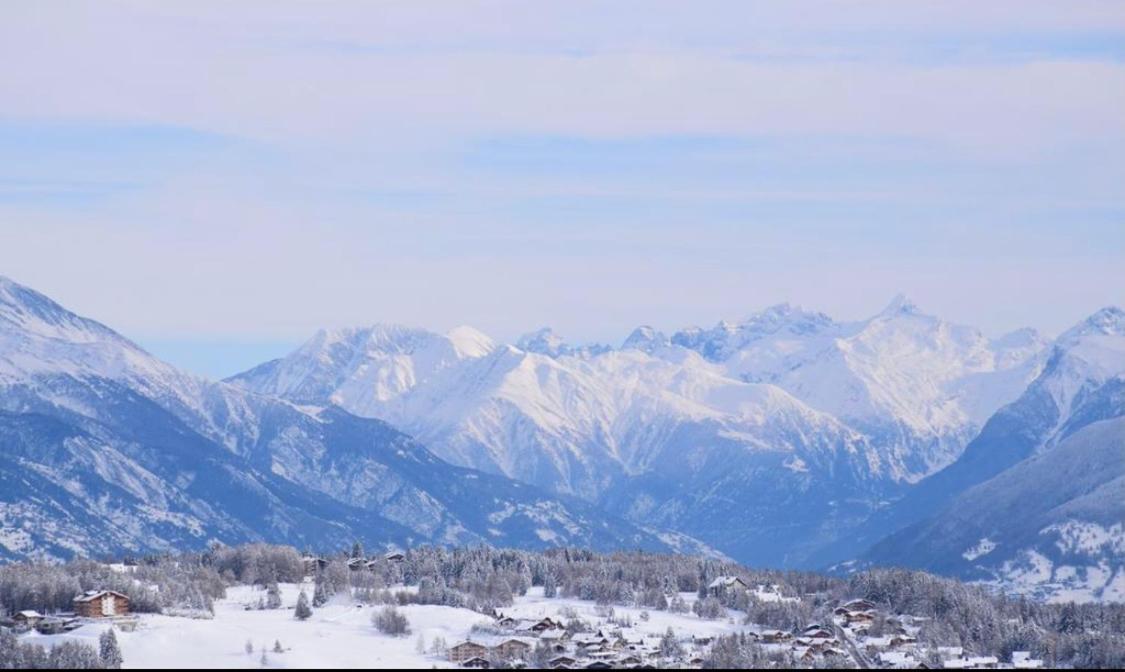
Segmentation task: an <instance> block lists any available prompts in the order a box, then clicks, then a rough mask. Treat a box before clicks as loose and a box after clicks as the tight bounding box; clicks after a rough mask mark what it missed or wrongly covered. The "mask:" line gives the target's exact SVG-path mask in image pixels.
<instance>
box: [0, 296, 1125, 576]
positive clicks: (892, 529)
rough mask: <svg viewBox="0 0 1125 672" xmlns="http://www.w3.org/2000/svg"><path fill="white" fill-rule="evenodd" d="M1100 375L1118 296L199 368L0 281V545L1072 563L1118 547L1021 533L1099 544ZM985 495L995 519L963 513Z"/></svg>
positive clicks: (1121, 350) (360, 339) (376, 332)
mask: <svg viewBox="0 0 1125 672" xmlns="http://www.w3.org/2000/svg"><path fill="white" fill-rule="evenodd" d="M1123 380H1125V313H1122V311H1121V310H1119V309H1116V308H1107V309H1104V310H1102V311H1099V312H1098V313H1096V314H1094V315H1092V316H1091V317H1090V318H1088V319H1086V320H1084V321H1083V322H1081V323H1080V324H1078V325H1076V326H1075V327H1074V328H1072V329H1070V330H1068V331H1067V332H1066V333H1064V334H1063V335H1062V336H1060V337H1059V338H1057V339H1055V340H1053V341H1051V340H1048V339H1045V338H1043V337H1041V336H1039V335H1038V334H1037V333H1035V332H1034V331H1032V330H1020V331H1017V332H1013V333H1011V334H1008V335H1005V336H1002V337H999V338H989V337H987V336H985V335H984V334H982V333H981V332H980V331H979V330H977V329H974V328H972V327H966V326H961V325H956V324H952V323H949V322H947V321H945V320H942V319H940V318H938V317H935V316H932V315H928V314H926V313H925V312H923V311H921V310H920V309H918V308H917V307H916V306H914V305H913V304H912V303H911V302H910V301H908V300H906V299H905V298H902V297H898V298H896V299H895V300H894V301H892V302H891V304H890V305H888V306H887V308H886V309H884V310H882V311H880V312H879V313H878V314H876V315H874V316H872V317H871V318H869V319H866V320H860V321H855V322H839V321H836V320H833V319H832V318H830V317H828V316H827V315H824V314H822V313H818V312H812V311H807V310H803V309H800V308H796V307H793V306H789V305H779V306H774V307H772V308H768V309H766V310H764V311H762V312H760V313H758V314H755V315H752V316H751V317H749V318H748V319H745V320H742V321H740V322H737V323H735V322H720V323H719V324H718V325H716V326H714V327H712V328H707V329H704V328H698V327H691V328H687V329H682V330H679V331H676V332H672V333H670V334H666V333H663V332H661V331H660V330H658V329H656V328H653V327H648V326H642V327H638V328H637V329H636V330H634V331H633V333H632V334H630V335H629V336H628V338H627V339H625V341H624V342H623V344H622V345H621V346H620V347H609V346H602V345H596V346H576V345H571V344H569V343H567V342H566V341H565V340H564V339H562V338H560V337H559V336H558V335H557V334H555V333H554V332H552V331H551V330H550V329H541V330H538V331H535V332H533V333H530V334H528V335H527V336H525V337H523V338H520V339H518V340H517V341H516V343H515V344H511V345H509V344H504V343H499V342H497V341H494V340H493V339H491V338H489V337H488V336H486V335H484V334H482V333H481V332H479V331H477V330H475V329H472V328H469V327H461V328H457V329H454V330H452V331H451V332H449V333H447V334H438V333H433V332H430V331H426V330H423V329H415V328H408V327H402V326H395V325H385V324H378V325H375V326H368V327H358V328H350V329H341V330H334V331H321V332H319V333H317V334H316V335H315V336H314V337H313V338H312V339H310V340H309V341H308V342H306V343H305V344H303V345H302V346H301V347H299V348H298V349H297V350H295V351H294V352H293V353H291V354H290V355H288V356H286V357H283V358H281V359H278V360H274V361H271V362H267V363H264V364H262V365H259V366H257V367H255V368H253V369H251V370H249V371H247V372H245V373H242V374H239V375H237V376H234V377H232V378H231V379H229V380H228V381H224V382H219V383H216V382H210V381H206V380H203V379H201V378H198V377H195V376H192V375H189V374H186V373H184V372H182V371H179V370H177V369H176V368H174V367H172V366H170V365H168V364H166V363H163V362H161V361H159V360H157V359H155V358H153V357H152V356H150V355H149V354H148V353H146V352H144V351H143V350H142V349H141V348H139V347H137V346H136V345H134V344H133V343H131V342H130V341H128V340H127V339H125V338H123V337H121V336H120V335H118V334H117V333H115V332H113V331H112V330H110V329H108V328H107V327H105V326H103V325H101V324H98V323H96V322H93V321H91V320H87V319H85V318H81V317H78V316H76V315H74V314H72V313H70V312H69V311H66V310H65V309H63V308H61V307H60V306H58V305H57V304H55V303H54V302H52V301H50V300H49V299H47V298H45V297H43V296H41V295H39V294H37V293H36V292H34V291H33V290H30V289H27V288H25V287H22V286H20V285H18V284H16V283H14V282H11V281H7V280H0V440H2V441H3V442H4V445H5V450H4V452H3V453H0V483H2V484H4V485H6V486H7V487H5V488H4V489H3V490H0V555H4V554H7V555H9V556H21V555H28V554H35V553H49V554H55V555H66V554H68V553H80V552H89V550H88V548H89V546H90V545H97V544H99V543H100V544H102V545H108V546H113V547H115V548H122V549H130V550H131V549H151V548H169V547H172V546H177V545H184V544H199V543H203V541H205V540H206V539H210V538H220V539H224V540H226V539H229V540H243V539H258V538H270V539H278V540H283V541H288V542H291V543H299V544H314V545H315V544H318V543H336V542H338V541H340V540H346V539H349V538H352V537H359V538H362V539H365V540H367V541H368V542H369V543H370V542H374V543H396V544H409V543H419V542H430V541H433V542H451V543H463V542H466V541H485V542H489V543H496V544H504V545H516V546H519V545H523V546H529V547H534V546H543V545H552V544H563V543H573V544H580V545H592V546H596V547H599V548H608V547H613V546H618V547H622V546H625V547H636V546H640V547H645V548H654V549H681V550H689V551H700V550H703V551H708V552H710V549H715V550H716V551H717V552H721V553H725V554H727V555H729V556H732V557H734V558H737V559H739V560H741V561H743V562H748V563H754V564H758V565H768V566H787V567H826V566H830V565H834V566H836V567H840V568H848V567H858V566H863V564H865V563H875V564H889V563H893V564H906V565H914V566H923V567H928V568H932V569H936V570H940V571H944V572H949V573H956V574H960V575H963V576H966V577H970V578H976V579H982V580H990V581H996V582H1006V581H1008V582H1014V581H1016V579H1015V578H1013V577H1016V576H1017V575H1018V576H1023V577H1024V579H1021V580H1025V581H1026V576H1027V572H1026V571H1024V570H1026V563H1027V558H1046V560H1047V561H1049V562H1051V563H1053V565H1052V566H1054V567H1069V568H1071V569H1067V570H1063V571H1064V572H1066V571H1073V572H1079V573H1081V574H1082V576H1083V577H1085V576H1086V575H1087V573H1088V570H1087V569H1083V568H1094V569H1093V570H1089V571H1092V572H1094V574H1090V575H1091V576H1094V575H1095V574H1096V572H1098V571H1105V569H1104V568H1105V567H1109V568H1110V571H1111V572H1112V571H1117V570H1116V569H1114V568H1116V567H1119V566H1120V564H1122V563H1117V564H1115V561H1114V560H1113V559H1114V557H1117V558H1120V555H1121V546H1120V544H1119V543H1117V541H1110V542H1107V543H1106V544H1101V545H1100V546H1098V548H1099V549H1100V550H1097V551H1096V552H1095V551H1093V550H1091V551H1090V553H1089V554H1087V555H1086V556H1083V557H1082V558H1079V557H1078V556H1076V555H1075V554H1074V553H1073V552H1071V553H1070V555H1065V557H1064V555H1059V554H1054V555H1052V554H1051V553H1050V552H1048V549H1049V548H1051V547H1052V546H1051V545H1050V543H1047V542H1045V541H1044V540H1052V539H1062V538H1064V537H1065V538H1066V539H1071V540H1072V541H1073V539H1072V537H1074V535H1075V534H1078V533H1079V532H1081V533H1082V534H1081V535H1079V536H1080V537H1081V538H1082V539H1087V537H1090V535H1094V536H1096V537H1097V538H1098V539H1111V540H1116V539H1117V536H1115V535H1119V532H1120V530H1119V529H1118V527H1119V526H1118V527H1114V525H1113V524H1112V517H1113V516H1119V515H1121V514H1122V513H1125V512H1122V511H1121V510H1120V509H1119V508H1114V506H1113V505H1108V506H1102V507H1101V508H1098V507H1097V506H1094V505H1093V504H1092V502H1093V500H1092V499H1091V497H1094V498H1095V499H1097V498H1099V497H1101V498H1103V499H1104V496H1103V495H1104V494H1105V493H1109V495H1111V496H1112V495H1113V493H1116V492H1117V490H1115V489H1114V488H1119V485H1120V477H1122V476H1125V475H1123V474H1121V473H1119V472H1120V470H1121V466H1120V464H1119V463H1118V462H1115V461H1114V460H1113V459H1112V458H1113V451H1112V449H1111V448H1107V447H1106V446H1107V441H1109V439H1107V438H1106V437H1110V439H1112V438H1119V432H1120V431H1121V425H1120V423H1118V422H1113V421H1114V420H1115V419H1117V418H1120V417H1122V416H1125V403H1123V402H1122V399H1123V398H1125V392H1123V391H1122V390H1123V389H1125V383H1123V382H1122V381H1123ZM9 446H10V448H9ZM1093 464H1097V465H1100V466H1099V467H1098V470H1097V473H1093V472H1089V473H1083V474H1079V473H1077V472H1076V471H1075V470H1076V469H1080V468H1081V467H1082V466H1083V465H1093ZM1044 465H1045V466H1044ZM1064 468H1065V469H1070V470H1071V471H1070V472H1067V473H1072V475H1073V478H1071V479H1069V480H1068V482H1067V487H1062V486H1061V485H1060V484H1059V483H1058V482H1057V480H1055V479H1053V478H1052V477H1051V476H1052V474H1055V473H1058V470H1060V469H1064ZM1115 479H1117V480H1115ZM1081 484H1087V485H1088V487H1087V486H1083V485H1081ZM1071 486H1075V487H1071ZM1027 488H1030V489H1031V490H1026V489H1027ZM1036 489H1039V490H1049V491H1050V493H1051V496H1050V497H1044V498H1042V499H1041V500H1040V502H1039V503H1040V504H1043V507H1040V508H1036V509H1035V511H1034V512H1033V513H1034V515H1031V514H1030V513H1029V515H1027V516H1025V517H1024V518H1021V525H1020V526H1015V525H1012V526H1009V527H1007V528H1005V527H1004V524H1005V523H1004V521H1005V520H1007V516H1009V515H1014V514H1011V513H1010V511H1011V509H1010V502H1011V501H1015V500H1014V499H1013V498H1014V497H1016V498H1018V497H1031V496H1034V495H1033V494H1032V493H1033V492H1034V491H1035V490H1036ZM1095 491H1096V492H1097V493H1102V494H1099V495H1096V496H1094V495H1091V493H1092V492H1095ZM1013 493H1018V495H1017V494H1013ZM986 506H991V507H993V509H994V511H995V512H1008V513H997V515H996V516H986V515H981V516H977V517H975V518H974V517H973V516H971V515H970V514H969V513H966V512H973V511H974V510H976V509H979V508H980V507H986ZM1044 507H1045V508H1044ZM1095 509H1097V511H1098V513H1096V514H1095V513H1090V512H1091V511H1094V510H1095ZM1079 514H1081V515H1079ZM1066 515H1070V517H1069V518H1067V517H1066ZM967 518H972V520H971V521H969V522H970V523H971V524H960V523H957V522H951V521H963V520H965V519H967ZM1023 523H1026V525H1023ZM1092 526H1097V527H1092ZM1017 528H1018V529H1017ZM1025 528H1026V529H1025ZM954 530H955V532H954ZM1052 535H1055V536H1052ZM1066 535H1069V536H1066ZM1083 535H1084V536H1083ZM697 540H698V541H697ZM1052 543H1053V542H1052ZM1061 543H1062V542H1061V541H1060V542H1059V544H1061ZM1067 543H1070V542H1067ZM1083 543H1085V542H1083ZM1091 543H1092V542H1091ZM1059 544H1056V546H1058V547H1059V548H1061V546H1059ZM1072 546H1073V544H1072ZM1081 547H1082V548H1087V549H1092V548H1093V546H1091V545H1090V544H1086V545H1085V546H1081ZM1061 552H1062V551H1060V553H1061ZM1029 553H1037V554H1038V556H1032V555H1028V554H1029ZM1098 553H1101V555H1098ZM1107 553H1108V554H1109V555H1106V554H1107ZM1114 554H1116V556H1115V555H1114ZM1021 562H1023V563H1024V564H1023V565H1021V564H1020V563H1021ZM1036 562H1039V565H1037V566H1038V567H1040V568H1041V567H1042V566H1043V564H1042V562H1041V561H1039V560H1038V559H1037V560H1036ZM1083 563H1084V564H1083ZM1021 568H1022V569H1021ZM1075 568H1077V569H1075ZM1021 571H1024V573H1023V574H1019V572H1021ZM1041 573H1042V572H1041ZM1099 576H1100V575H1099ZM1051 580H1054V578H1052V579H1051ZM1063 583H1065V582H1063ZM1094 583H1096V581H1095V582H1094ZM1052 585H1054V584H1052ZM1058 585H1062V583H1059V584H1058ZM1066 585H1068V586H1071V589H1073V587H1074V585H1076V584H1075V583H1074V582H1073V581H1072V582H1070V583H1068V584H1066ZM1083 585H1084V586H1086V587H1085V588H1083V590H1087V592H1088V593H1089V596H1090V597H1101V596H1104V595H1111V594H1115V593H1114V592H1113V591H1115V590H1117V588H1113V587H1112V586H1109V584H1106V583H1104V582H1103V584H1102V585H1100V586H1095V587H1094V588H1090V585H1093V584H1083Z"/></svg>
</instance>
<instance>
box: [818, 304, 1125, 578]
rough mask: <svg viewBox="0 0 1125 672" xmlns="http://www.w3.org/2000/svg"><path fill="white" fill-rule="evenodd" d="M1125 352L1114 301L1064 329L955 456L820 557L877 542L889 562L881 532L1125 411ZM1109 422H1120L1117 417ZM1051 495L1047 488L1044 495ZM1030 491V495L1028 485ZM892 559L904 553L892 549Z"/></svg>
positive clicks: (880, 556) (877, 551) (918, 520)
mask: <svg viewBox="0 0 1125 672" xmlns="http://www.w3.org/2000/svg"><path fill="white" fill-rule="evenodd" d="M1123 351H1125V312H1123V311H1121V310H1120V309H1118V308H1105V309H1103V310H1100V311H1098V312H1097V313H1095V314H1094V315H1092V316H1090V317H1089V318H1087V319H1086V320H1083V321H1082V322H1081V323H1079V324H1078V325H1076V326H1075V327H1074V328H1072V329H1070V330H1069V331H1067V332H1066V333H1064V334H1063V335H1062V336H1060V337H1059V339H1058V340H1057V341H1056V343H1055V344H1054V345H1053V346H1052V348H1051V351H1050V356H1049V358H1048V361H1047V364H1046V365H1045V367H1044V369H1043V371H1042V373H1041V374H1040V375H1039V377H1038V378H1037V379H1036V380H1035V381H1034V382H1033V383H1032V384H1031V385H1030V386H1028V388H1027V390H1026V391H1025V392H1024V393H1023V394H1022V395H1021V396H1020V398H1019V399H1017V400H1016V401H1015V402H1013V403H1011V404H1009V405H1007V406H1005V407H1004V408H1002V409H1000V410H999V411H998V412H997V413H996V414H995V415H994V416H993V417H992V418H991V419H990V420H989V421H988V422H987V423H986V424H985V427H984V429H983V430H982V431H981V433H980V435H979V436H977V437H976V438H975V439H973V441H972V442H971V443H970V444H969V446H968V447H967V448H966V449H965V452H964V454H963V455H962V456H961V457H960V458H959V459H958V460H957V461H956V462H955V463H953V464H952V465H950V466H949V467H947V468H946V469H944V470H942V471H940V472H938V473H937V474H934V475H933V476H931V477H929V478H927V479H925V480H923V481H922V482H921V483H919V484H918V485H917V486H915V487H914V488H913V489H911V490H910V492H908V493H907V494H906V495H905V496H904V497H903V498H902V500H900V501H899V502H896V503H895V505H894V506H892V507H889V508H887V509H885V510H884V511H881V512H879V514H878V515H876V516H873V517H872V519H871V520H869V521H868V522H867V523H865V524H864V526H863V527H862V528H860V529H858V530H856V531H855V533H854V534H853V535H851V537H850V541H851V542H852V543H851V545H850V546H849V547H848V548H843V547H840V548H836V549H832V550H830V551H828V552H826V555H825V556H824V557H823V559H824V560H825V561H826V562H832V561H836V560H841V559H844V558H846V557H848V555H849V553H853V552H858V551H861V550H862V548H861V547H865V546H870V545H872V544H876V545H875V547H874V550H872V551H870V552H869V553H868V554H867V557H868V559H869V560H870V561H872V562H876V563H880V562H885V561H889V559H890V557H891V552H890V551H889V550H888V546H887V545H886V544H877V542H879V541H880V539H882V538H884V537H887V536H888V535H891V534H893V533H895V532H896V531H899V530H903V529H905V528H908V527H910V526H913V525H919V524H925V523H924V521H927V520H931V519H932V518H933V517H934V516H935V515H939V512H941V511H943V510H944V509H945V508H946V507H947V506H950V505H951V503H952V502H954V501H955V500H956V498H957V497H958V496H959V495H960V493H963V492H966V491H968V490H969V489H970V488H974V486H978V485H979V484H982V483H985V482H986V481H989V480H990V479H993V478H994V477H995V478H999V477H1001V476H1004V475H1005V474H1007V472H1008V471H1009V470H1012V469H1015V468H1016V467H1017V466H1018V465H1021V464H1022V463H1024V462H1025V461H1026V460H1028V459H1029V458H1033V457H1035V456H1037V455H1049V454H1051V452H1052V451H1054V450H1056V447H1057V446H1059V445H1061V444H1062V443H1065V442H1066V441H1067V440H1069V438H1070V437H1072V436H1074V435H1076V434H1077V433H1078V432H1080V431H1082V430H1083V429H1084V428H1086V427H1088V426H1091V425H1093V424H1095V423H1100V422H1102V421H1107V420H1113V419H1116V418H1121V417H1123V416H1125V358H1122V352H1123ZM1111 426H1112V427H1116V428H1118V429H1119V428H1120V425H1119V424H1115V425H1111ZM1059 459H1061V458H1059ZM1017 473H1019V472H1017ZM1110 475H1111V476H1112V475H1113V474H1112V473H1111V474H1110ZM1117 475H1120V474H1117ZM981 487H983V486H981ZM1052 494H1053V493H1052V492H1050V491H1044V493H1043V496H1051V495H1052ZM1028 495H1029V496H1031V494H1030V491H1029V493H1028ZM891 538H893V537H891ZM894 561H896V562H905V561H906V560H905V559H904V558H901V557H898V556H896V559H895V560H894ZM929 561H931V558H930V557H929V556H928V555H927V554H926V553H924V552H919V553H917V554H916V556H915V557H913V559H912V562H911V564H915V563H924V562H929Z"/></svg>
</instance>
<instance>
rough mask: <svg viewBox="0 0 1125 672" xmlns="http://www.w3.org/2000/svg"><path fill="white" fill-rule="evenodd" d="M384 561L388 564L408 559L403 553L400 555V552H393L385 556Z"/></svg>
mask: <svg viewBox="0 0 1125 672" xmlns="http://www.w3.org/2000/svg"><path fill="white" fill-rule="evenodd" d="M383 559H384V560H386V561H387V562H402V561H403V560H405V559H406V556H405V555H403V554H402V553H399V552H398V551H392V552H391V553H387V554H386V555H384V556H383Z"/></svg>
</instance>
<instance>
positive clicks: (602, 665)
mask: <svg viewBox="0 0 1125 672" xmlns="http://www.w3.org/2000/svg"><path fill="white" fill-rule="evenodd" d="M586 669H587V670H612V669H613V665H610V664H609V663H607V662H605V661H604V660H595V661H594V662H592V663H590V664H589V665H587V666H586Z"/></svg>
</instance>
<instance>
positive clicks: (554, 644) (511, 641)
mask: <svg viewBox="0 0 1125 672" xmlns="http://www.w3.org/2000/svg"><path fill="white" fill-rule="evenodd" d="M495 627H496V629H497V630H498V631H499V632H500V634H495V635H489V636H487V637H481V638H476V639H470V640H468V641H464V642H461V643H459V644H457V645H455V646H453V647H451V648H450V649H449V660H450V662H453V663H455V664H457V665H460V666H461V667H465V668H475V669H488V668H490V667H497V666H501V665H502V666H504V667H509V668H522V667H528V666H531V665H532V663H533V658H535V657H536V656H537V655H538V656H541V657H540V658H539V660H536V661H534V662H537V663H538V662H542V663H545V664H546V667H548V668H550V669H553V670H579V669H581V670H609V669H656V668H657V667H666V666H667V664H668V663H669V662H673V661H668V660H666V659H664V658H663V657H662V654H661V647H660V643H661V637H660V636H659V635H656V634H650V633H643V632H641V631H639V630H637V629H635V628H626V627H614V628H612V629H611V628H609V627H608V626H606V627H603V628H601V629H599V630H596V631H594V632H581V633H574V634H571V633H570V632H568V631H567V630H566V628H565V626H564V625H563V623H562V622H561V621H557V620H554V619H552V618H549V617H548V618H542V619H539V620H519V619H514V618H510V617H506V616H503V615H499V616H498V617H497V620H496V622H495ZM710 643H711V639H710V638H703V637H695V638H692V639H691V640H689V641H686V642H681V645H682V646H683V647H684V651H685V654H684V656H683V657H682V658H681V659H680V660H677V661H674V662H676V663H679V664H680V666H681V667H696V668H698V667H701V666H702V664H703V654H704V652H705V651H704V648H703V647H705V646H707V645H709V644H710Z"/></svg>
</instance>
